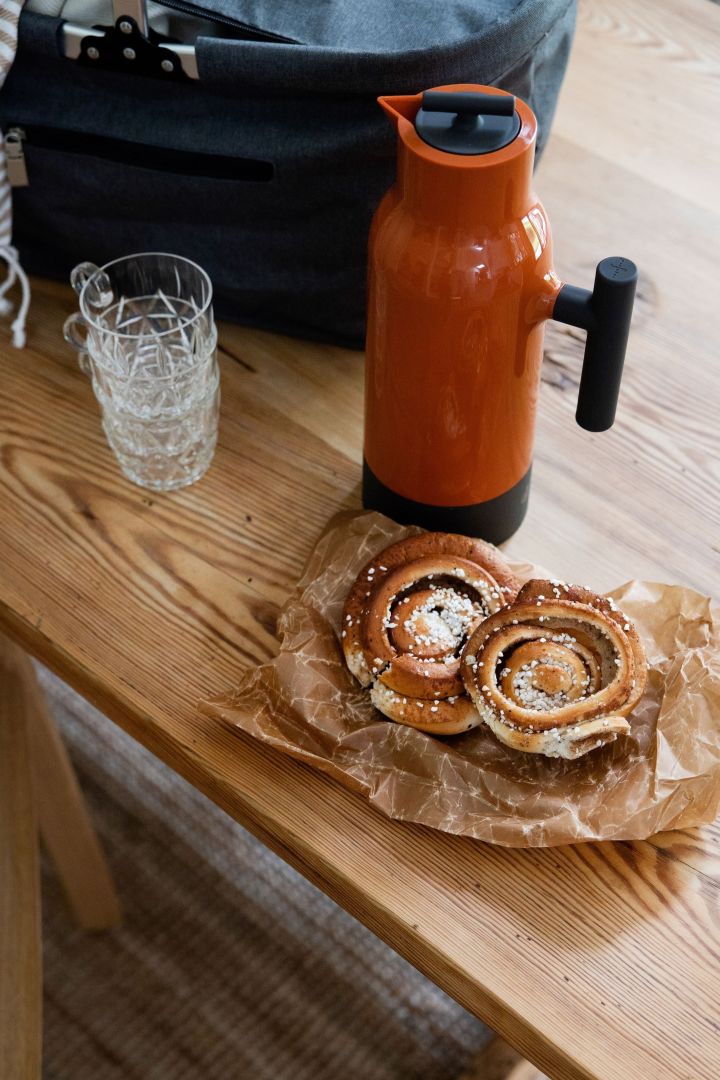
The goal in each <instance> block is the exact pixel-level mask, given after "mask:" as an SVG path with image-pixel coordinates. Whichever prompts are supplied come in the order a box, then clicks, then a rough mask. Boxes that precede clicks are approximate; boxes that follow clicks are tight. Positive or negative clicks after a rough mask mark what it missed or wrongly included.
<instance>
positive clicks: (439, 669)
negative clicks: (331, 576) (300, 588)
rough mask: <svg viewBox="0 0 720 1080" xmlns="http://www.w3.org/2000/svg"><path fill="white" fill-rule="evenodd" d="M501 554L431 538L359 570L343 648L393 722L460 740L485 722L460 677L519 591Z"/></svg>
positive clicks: (391, 550) (446, 537)
mask: <svg viewBox="0 0 720 1080" xmlns="http://www.w3.org/2000/svg"><path fill="white" fill-rule="evenodd" d="M517 588H518V583H517V582H516V580H515V578H514V577H513V575H512V573H511V571H510V569H509V567H508V566H507V564H506V563H505V561H504V559H503V558H502V556H501V554H500V552H499V551H497V549H496V548H494V547H493V546H492V545H491V544H486V543H485V542H484V541H482V540H473V539H470V538H469V537H466V536H456V535H452V534H448V533H423V534H421V535H419V536H412V537H409V538H407V539H405V540H400V541H398V542H397V543H395V544H392V545H391V546H390V547H388V548H386V549H385V550H384V551H382V552H381V553H380V554H379V555H377V556H376V557H375V558H374V559H372V560H371V561H370V562H369V563H368V564H367V565H366V566H364V567H363V569H362V570H361V571H360V574H359V575H358V577H357V579H356V581H355V584H354V585H353V587H352V589H351V590H350V593H349V595H348V598H347V600H346V602H345V608H344V611H343V622H342V631H341V633H342V644H343V652H344V654H345V660H346V663H347V665H348V667H349V669H350V671H351V672H352V673H353V675H354V676H355V678H356V679H357V680H358V682H360V683H361V684H362V685H363V686H365V687H370V698H371V700H372V702H373V704H374V705H375V706H376V708H378V709H379V710H380V711H381V712H382V713H383V714H384V715H385V716H387V717H388V718H389V719H391V720H395V721H397V722H398V723H402V724H409V725H411V726H413V727H416V728H419V729H420V730H421V731H426V732H430V733H433V734H440V735H454V734H457V733H458V732H461V731H467V730H468V729H469V728H471V727H475V726H477V724H479V723H480V717H479V716H478V714H477V711H476V709H475V707H474V706H473V704H472V702H471V700H470V698H469V697H468V696H467V694H466V692H465V687H464V685H463V681H462V677H461V675H460V653H461V651H462V648H463V646H464V645H465V642H466V641H467V639H468V637H469V636H470V635H471V634H472V632H473V630H474V629H475V627H476V626H477V625H478V624H479V623H480V622H481V621H482V620H483V619H485V618H486V617H487V616H488V615H490V614H492V613H493V612H496V611H498V610H499V609H500V608H501V607H502V606H503V604H505V603H507V602H508V600H511V599H512V598H513V597H514V596H515V593H516V592H517Z"/></svg>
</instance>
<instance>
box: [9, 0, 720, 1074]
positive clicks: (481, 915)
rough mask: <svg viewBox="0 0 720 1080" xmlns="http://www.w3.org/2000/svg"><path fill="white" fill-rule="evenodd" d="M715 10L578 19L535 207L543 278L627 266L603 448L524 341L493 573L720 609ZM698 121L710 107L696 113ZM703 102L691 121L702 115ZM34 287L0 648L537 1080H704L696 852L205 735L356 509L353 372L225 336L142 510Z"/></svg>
mask: <svg viewBox="0 0 720 1080" xmlns="http://www.w3.org/2000/svg"><path fill="white" fill-rule="evenodd" d="M719 57H720V9H719V8H716V7H715V6H713V5H712V4H710V3H709V2H708V0H684V3H683V4H682V5H675V4H673V3H672V0H663V2H655V0H633V2H632V3H626V2H624V0H585V2H583V3H582V5H581V13H580V22H579V29H578V38H577V42H576V46H575V52H574V55H573V59H572V63H571V68H570V72H569V75H568V79H567V83H566V86H565V89H564V91H563V96H562V100H561V105H560V108H559V112H558V116H557V121H556V126H555V131H554V134H553V137H552V140H551V144H550V146H549V148H548V150H547V154H546V157H545V159H544V161H543V162H542V164H541V166H540V169H539V171H538V177H537V186H538V190H539V192H540V194H541V196H542V197H543V200H544V202H545V204H546V206H547V209H548V212H549V214H550V218H551V221H552V223H553V228H554V233H555V249H556V267H557V270H558V272H559V274H560V276H561V277H563V278H564V279H565V280H567V281H570V282H572V283H574V284H578V285H586V286H590V285H591V283H592V276H593V269H594V266H595V263H596V261H597V260H598V259H599V258H601V257H602V256H604V255H608V254H625V255H628V256H630V257H631V258H633V259H635V260H636V261H637V263H638V265H639V266H640V268H641V274H642V277H641V285H640V295H639V302H638V310H637V318H636V321H635V327H634V331H633V336H632V339H631V349H630V353H629V360H628V366H627V377H626V380H625V388H624V391H623V395H622V398H621V407H620V410H619V416H618V421H617V424H616V426H615V428H614V429H613V430H612V431H611V432H609V433H607V434H604V435H589V434H587V433H586V432H582V431H580V430H579V429H578V428H577V427H575V426H574V422H573V415H574V408H575V398H576V393H577V384H578V375H579V369H580V356H581V348H582V346H581V342H580V341H579V340H578V338H579V336H581V335H578V334H577V333H576V331H574V330H573V329H572V328H568V327H560V326H554V327H552V328H551V329H550V332H549V334H548V339H547V356H546V360H545V365H544V375H543V386H542V392H541V401H540V418H539V430H538V442H537V456H536V464H535V478H534V487H533V493H532V497H531V506H530V512H529V514H528V517H527V520H526V522H525V524H524V525H523V527H522V529H521V530H520V532H519V533H518V534H517V536H516V537H515V538H513V540H512V541H511V543H510V544H509V548H508V550H509V551H510V553H512V554H513V555H518V556H523V557H527V558H529V559H532V560H534V561H536V562H538V563H541V564H544V565H547V566H548V567H551V568H553V569H554V570H555V571H556V572H557V573H559V574H561V575H562V576H563V577H564V578H566V579H569V580H571V579H575V580H580V581H583V582H587V583H588V584H590V585H592V586H594V587H596V588H599V589H605V588H608V587H610V586H612V585H615V584H618V583H619V582H621V581H623V580H626V579H627V578H630V577H648V578H655V579H661V580H674V581H677V582H682V583H687V584H690V585H692V586H694V587H695V588H697V589H699V590H701V591H703V592H710V593H713V594H714V595H715V596H716V597H717V596H718V595H720V580H719V575H718V566H719V565H720V558H719V556H720V527H719V526H720V497H719V493H720V472H719V471H718V467H717V463H718V409H717V407H718V397H719V389H720V367H718V364H717V357H716V355H715V354H716V349H717V341H718V337H719V335H718V309H719V308H720V304H719V303H718V296H717V285H718V280H717V251H718V250H719V248H720V218H719V215H718V209H717V190H718V178H719V172H718V168H717V164H718V160H717V159H718V145H717V140H716V139H711V138H710V129H709V127H708V124H709V119H708V117H709V116H711V115H712V108H713V105H715V106H716V103H717V98H716V97H715V98H714V99H712V101H711V97H710V96H711V94H712V93H713V88H714V85H715V80H716V78H717V74H718V67H719V64H720V60H719ZM709 103H710V104H709ZM716 112H717V108H716V107H715V113H716ZM74 306H75V304H74V297H73V295H72V294H71V292H70V290H69V288H65V287H63V286H60V285H54V284H49V283H47V282H42V281H37V282H36V283H35V286H34V298H33V307H32V312H31V321H30V328H29V346H28V348H27V349H26V350H25V351H24V352H17V351H15V350H13V349H12V348H11V347H10V346H9V344H8V342H7V331H6V329H5V328H4V327H3V329H2V331H1V332H2V334H3V340H2V350H1V355H0V364H1V365H2V372H3V374H2V380H1V381H0V433H1V438H2V445H1V447H0V507H1V511H2V512H1V513H0V626H2V627H3V628H4V629H5V630H6V631H7V632H8V633H9V634H10V635H11V636H13V637H14V638H16V639H17V640H18V641H20V642H21V643H22V644H23V645H24V646H25V647H26V648H27V649H28V651H29V652H31V653H32V654H34V655H35V656H37V657H39V658H40V659H41V660H43V661H44V662H45V663H47V664H48V665H49V666H50V667H51V668H53V669H54V670H55V671H56V672H58V673H59V674H60V676H61V677H62V678H64V679H65V680H66V681H67V682H69V683H70V684H71V685H73V686H74V687H76V688H77V689H78V690H79V691H80V692H81V693H82V694H84V695H85V696H86V697H87V698H89V699H90V700H91V701H93V702H94V703H95V704H96V705H97V706H99V708H101V709H102V710H103V711H104V712H105V713H106V714H107V715H108V716H109V717H111V718H112V719H113V720H115V721H116V722H117V723H119V724H120V725H122V727H124V728H125V729H126V730H127V731H129V732H130V733H131V734H132V735H133V736H135V737H136V738H137V739H139V740H140V741H141V742H142V743H144V744H145V745H146V746H148V747H149V748H150V749H151V750H152V751H154V752H155V753H156V754H157V755H158V756H159V757H161V758H163V759H164V760H165V761H166V762H168V763H169V764H170V765H171V766H172V767H173V768H175V769H177V770H178V772H180V773H182V775H184V776H185V777H187V779H188V780H190V781H191V782H192V783H193V784H194V785H196V786H197V787H198V788H199V789H200V790H202V791H203V792H205V793H206V794H207V795H208V796H209V797H210V798H211V799H213V800H214V801H215V802H217V803H218V804H219V805H220V806H222V807H224V808H225V809H226V810H227V811H228V813H230V814H232V815H233V817H235V818H237V819H238V820H239V821H241V822H242V823H243V824H245V825H246V826H247V827H248V828H249V829H250V830H251V831H252V832H253V833H255V834H256V835H257V836H259V837H260V838H261V839H263V840H264V841H265V842H266V843H267V844H268V845H269V846H270V847H271V848H273V849H274V850H275V851H277V852H278V853H279V854H280V855H281V856H282V857H283V858H285V859H287V860H288V861H289V862H290V863H292V865H293V866H295V867H297V868H298V869H299V870H300V871H301V872H302V873H304V874H305V875H306V876H307V877H308V878H310V880H312V881H313V882H315V883H316V884H317V885H318V886H319V887H320V888H321V889H323V890H324V891H325V892H326V893H328V894H329V895H330V896H332V897H334V898H335V899H336V900H337V901H338V902H339V903H340V904H342V905H343V906H344V907H345V908H347V910H348V911H350V912H351V913H352V914H353V915H355V916H357V918H359V919H361V920H362V921H363V922H364V923H366V924H367V925H368V926H369V927H370V928H371V929H372V930H374V931H375V932H376V933H377V934H378V935H379V936H380V937H382V938H384V939H385V940H386V941H387V942H389V943H390V944H391V945H392V946H393V947H394V948H395V949H397V950H398V952H400V953H402V954H403V955H404V956H406V957H407V958H408V959H409V960H410V961H411V962H412V963H414V964H415V965H416V966H417V967H419V968H420V969H421V970H422V971H424V972H426V973H427V974H428V975H429V976H430V977H431V978H432V979H434V980H435V981H436V982H437V983H439V984H440V985H441V986H443V987H444V988H445V989H446V990H447V991H448V992H449V993H451V994H453V995H454V996H455V997H456V998H457V999H458V1000H459V1001H461V1002H462V1003H463V1004H464V1005H465V1006H466V1007H467V1008H468V1009H471V1010H472V1011H473V1012H475V1013H476V1014H477V1015H478V1016H480V1017H481V1018H482V1019H483V1020H485V1021H487V1022H488V1023H489V1024H491V1025H492V1026H493V1027H494V1028H496V1029H497V1030H498V1031H499V1032H500V1033H501V1034H502V1035H504V1036H505V1037H506V1038H507V1039H508V1040H509V1041H510V1042H512V1043H513V1044H514V1045H515V1046H516V1047H517V1048H518V1049H519V1050H521V1052H523V1053H524V1054H525V1055H526V1056H527V1057H528V1058H530V1059H532V1060H533V1061H534V1062H535V1063H536V1064H538V1065H539V1066H541V1067H542V1068H544V1069H545V1070H546V1071H547V1072H548V1073H549V1074H550V1075H551V1076H552V1077H554V1078H557V1080H580V1078H583V1080H588V1078H594V1080H625V1078H635V1077H638V1076H639V1077H645V1076H647V1077H653V1078H654V1080H671V1078H672V1080H716V1078H717V1076H718V1074H719V1073H720V963H719V953H720V926H719V920H718V907H719V904H718V900H719V896H720V828H718V827H717V825H716V826H712V827H707V828H704V829H699V830H694V831H692V832H687V833H674V834H668V835H663V836H658V837H655V838H654V839H653V840H652V841H650V842H645V843H632V844H630V843H623V844H587V845H579V846H576V847H571V848H563V849H553V850H532V851H509V850H504V849H498V848H493V847H491V846H489V845H485V844H482V843H476V842H472V841H469V840H465V839H462V838H458V837H451V836H446V835H441V834H436V833H433V832H431V831H430V830H426V829H423V828H421V827H414V826H409V825H402V824H399V823H397V822H393V821H390V820H388V819H386V818H384V817H382V816H381V815H380V814H379V813H378V812H376V811H375V810H374V809H372V808H371V807H370V806H369V805H368V804H367V803H366V802H365V801H364V800H363V799H362V798H360V797H358V796H355V795H353V794H350V793H349V792H347V791H345V790H344V789H343V788H341V787H339V786H338V785H337V784H335V783H333V782H332V781H330V780H329V779H327V778H326V777H325V776H323V775H321V774H319V773H316V772H313V771H312V770H310V769H308V768H306V767H304V766H302V765H299V764H297V763H295V762H293V761H291V760H289V759H287V758H285V757H284V756H282V755H281V754H279V753H274V752H273V751H272V750H270V749H268V748H265V747H263V746H261V745H258V744H256V743H254V742H253V741H252V740H251V739H250V738H248V737H246V736H244V735H242V734H240V733H239V732H235V731H231V730H227V729H226V728H224V727H223V726H222V725H221V724H219V723H217V722H214V721H212V720H210V719H208V718H206V717H205V718H204V717H198V715H197V714H196V712H195V703H196V701H197V700H198V699H199V698H201V697H203V696H204V695H206V694H209V693H211V692H213V691H216V690H222V689H224V688H226V687H229V686H231V685H232V684H233V683H234V682H235V681H236V680H237V678H238V675H239V674H240V672H241V671H242V670H243V668H244V667H245V666H247V665H249V664H257V663H259V662H261V661H264V660H266V659H267V658H268V657H269V656H271V655H272V654H273V652H274V651H275V649H276V642H275V638H274V635H273V629H274V622H275V617H276V614H277V611H278V607H279V605H280V604H281V603H282V602H283V600H284V599H285V597H286V595H287V593H288V590H289V589H290V587H291V585H292V583H293V582H294V581H295V579H296V578H297V576H298V575H299V573H300V570H301V567H302V564H303V561H304V559H305V557H306V555H307V554H308V551H309V550H310V548H311V546H312V544H313V541H314V539H315V538H316V536H317V534H318V533H319V532H320V530H321V528H322V527H323V525H324V523H325V522H326V520H327V519H328V518H329V517H330V515H331V514H332V513H333V512H334V511H336V510H337V509H338V508H340V507H348V506H357V505H358V497H359V460H360V446H361V404H362V384H361V375H362V357H361V356H360V355H359V354H357V353H352V352H347V351H344V350H341V349H335V348H327V347H319V346H316V345H312V344H307V343H299V342H296V341H290V340H288V339H285V338H278V337H274V336H272V335H269V334H263V333H260V332H255V331H251V330H247V329H241V328H238V327H229V326H226V327H223V328H222V331H221V343H222V349H221V352H222V378H223V415H222V421H221V429H220V444H219V449H218V453H217V456H216V460H215V463H214V465H213V467H212V469H211V471H210V473H209V474H208V475H207V477H206V478H205V479H204V480H203V481H202V482H201V483H199V484H198V485H196V486H195V487H192V488H190V489H188V490H185V491H183V492H179V493H175V494H172V495H166V496H158V495H154V494H151V493H148V492H144V491H142V490H140V489H139V488H136V487H133V486H132V485H130V484H129V483H127V482H126V481H125V480H124V479H123V478H122V476H121V475H120V473H119V471H118V469H117V468H116V466H115V464H114V461H113V458H112V455H111V453H110V451H109V449H108V448H107V447H106V444H105V441H104V438H103V435H102V433H101V430H100V426H99V423H98V416H97V410H96V407H95V404H94V401H93V397H92V392H91V389H90V386H89V385H88V383H87V381H86V379H85V378H84V377H83V376H82V375H81V374H80V372H79V370H78V368H77V364H76V361H75V357H74V356H73V355H71V352H70V350H69V348H67V347H66V346H64V344H63V342H62V337H61V327H62V322H63V319H64V317H65V316H66V315H67V314H68V313H69V312H70V311H71V310H73V308H74Z"/></svg>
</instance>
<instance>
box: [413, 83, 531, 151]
mask: <svg viewBox="0 0 720 1080" xmlns="http://www.w3.org/2000/svg"><path fill="white" fill-rule="evenodd" d="M415 130H416V131H417V133H418V135H419V136H420V138H421V139H422V140H423V141H424V142H426V143H428V144H429V145H430V146H434V147H436V148H437V149H438V150H446V151H447V152H448V153H449V154H490V153H492V152H493V151H494V150H500V149H502V147H503V146H507V144H508V143H511V142H512V141H513V139H514V138H515V137H516V135H517V133H518V132H519V131H520V117H519V116H518V114H517V113H516V112H515V98H514V97H512V96H511V95H510V94H481V93H479V92H477V91H474V90H463V91H457V92H454V91H451V90H448V91H445V90H426V91H425V93H424V94H423V102H422V106H421V108H420V110H419V112H418V114H417V116H416V117H415Z"/></svg>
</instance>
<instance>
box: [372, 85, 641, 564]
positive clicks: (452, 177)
mask: <svg viewBox="0 0 720 1080" xmlns="http://www.w3.org/2000/svg"><path fill="white" fill-rule="evenodd" d="M379 100H380V104H381V105H382V107H383V109H384V110H385V112H386V113H387V115H388V116H389V117H390V119H391V120H392V121H393V122H394V124H395V125H396V128H397V135H398V164H397V180H396V183H395V184H394V186H393V187H392V188H391V189H390V191H388V193H387V194H386V195H385V197H384V199H383V200H382V202H381V203H380V206H379V207H378V210H377V212H376V214H375V217H374V219H373V223H372V228H371V232H370V251H369V280H368V329H367V361H366V380H365V445H364V468H363V501H364V505H365V506H366V507H367V508H369V509H375V510H381V511H382V512H384V513H386V514H388V515H389V516H391V517H393V518H395V520H396V521H401V522H413V523H415V524H418V525H424V526H425V527H427V528H430V529H439V530H442V531H448V532H460V533H466V534H468V535H472V536H481V537H484V538H485V539H488V540H492V541H494V542H495V543H499V542H501V541H503V540H505V539H507V537H508V536H510V535H511V534H512V533H513V532H514V531H515V530H516V529H517V527H518V526H519V525H520V523H521V521H522V520H523V517H524V516H525V511H526V508H527V500H528V491H529V486H530V470H531V464H532V449H533V436H534V428H535V411H536V404H537V396H538V386H539V380H540V365H541V362H542V347H543V324H544V322H545V320H546V319H557V320H559V321H560V322H564V323H570V324H571V325H573V326H578V327H582V328H583V329H584V330H586V331H587V338H586V344H585V359H584V362H583V368H582V377H581V381H580V390H579V396H578V406H577V421H578V423H579V424H580V425H581V427H584V428H586V429H587V430H589V431H605V430H606V429H607V428H609V427H610V426H611V425H612V423H613V420H614V417H615V408H616V405H617V397H618V392H619V388H620V379H621V377H622V368H623V362H624V359H625V347H626V344H627V337H628V332H629V328H630V317H631V314H632V306H633V300H634V296H635V285H636V281H637V269H636V267H635V265H634V264H633V263H632V262H631V261H630V260H629V259H625V258H620V257H613V258H608V259H603V261H602V262H601V263H600V264H599V265H598V267H597V271H596V275H595V284H594V288H593V290H592V292H590V291H588V290H586V289H581V288H576V287H575V286H572V285H563V284H562V282H560V281H559V279H558V278H557V276H556V274H555V272H554V270H553V261H552V244H551V238H550V227H549V225H548V221H547V217H546V215H545V211H544V210H543V208H542V205H541V204H540V203H539V202H538V200H537V198H536V197H535V196H534V194H533V192H532V170H533V160H534V154H535V136H536V131H537V122H536V120H535V116H534V114H533V112H532V110H531V109H530V108H528V106H527V105H526V104H525V103H524V102H523V101H521V100H520V99H519V98H515V97H513V96H512V95H510V94H506V93H505V92H504V91H502V90H498V89H496V88H494V87H489V86H468V85H462V86H444V87H439V88H437V89H435V90H430V91H426V92H425V93H424V94H417V95H411V96H402V97H383V98H380V99H379Z"/></svg>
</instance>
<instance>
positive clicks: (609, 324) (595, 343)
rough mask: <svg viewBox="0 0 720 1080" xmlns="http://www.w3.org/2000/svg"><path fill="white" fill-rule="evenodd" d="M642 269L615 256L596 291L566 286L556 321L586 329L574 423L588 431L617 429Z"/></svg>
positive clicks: (600, 270)
mask: <svg viewBox="0 0 720 1080" xmlns="http://www.w3.org/2000/svg"><path fill="white" fill-rule="evenodd" d="M636 285H637V267H636V265H635V263H634V262H631V260H630V259H624V258H621V257H620V256H612V257H611V258H609V259H603V260H602V262H600V263H598V265H597V270H596V271H595V284H594V286H593V291H592V292H589V291H588V290H587V289H578V288H576V286H575V285H563V287H562V288H561V290H560V292H559V293H558V295H557V299H556V301H555V307H554V308H553V314H552V317H553V319H556V320H557V321H558V322H563V323H568V324H569V325H570V326H579V327H581V328H582V329H583V330H587V340H586V342H585V359H584V360H583V367H582V375H581V377H580V390H579V393H578V403H577V412H576V413H575V419H576V420H577V422H578V424H579V425H580V427H582V428H585V430H586V431H607V429H608V428H610V427H612V425H613V421H614V420H615V410H616V409H617V401H618V394H619V393H620V381H621V379H622V372H623V364H624V363H625V350H626V348H627V340H628V334H629V333H630V319H631V318H632V310H633V302H634V300H635V287H636Z"/></svg>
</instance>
